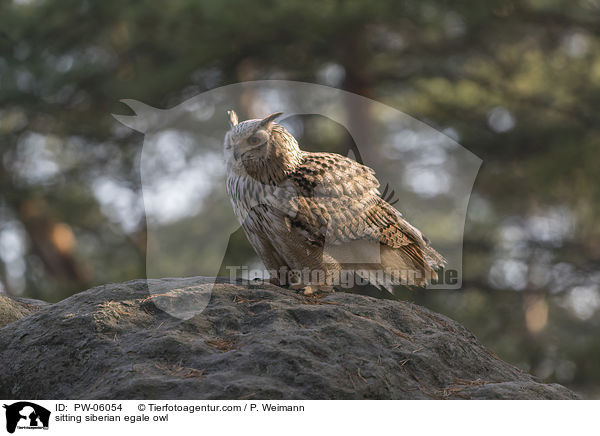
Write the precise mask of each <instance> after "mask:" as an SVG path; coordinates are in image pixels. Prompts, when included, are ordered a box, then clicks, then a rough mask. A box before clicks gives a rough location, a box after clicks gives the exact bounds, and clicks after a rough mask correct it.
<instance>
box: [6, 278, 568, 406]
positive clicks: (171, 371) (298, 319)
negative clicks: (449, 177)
mask: <svg viewBox="0 0 600 436" xmlns="http://www.w3.org/2000/svg"><path fill="white" fill-rule="evenodd" d="M203 283H206V280H205V279H203V278H191V279H185V280H183V279H164V280H148V281H146V280H136V281H131V282H127V283H121V284H113V285H105V286H100V287H97V288H93V289H90V290H88V291H86V292H82V293H79V294H76V295H74V296H72V297H70V298H68V299H66V300H63V301H61V302H59V303H56V304H52V305H47V306H40V307H35V306H34V305H33V304H31V303H29V306H28V305H27V303H21V302H15V301H8V300H9V299H8V298H2V299H0V321H2V322H4V323H5V324H6V325H4V327H2V328H0V359H1V361H2V362H3V365H2V367H1V368H0V397H3V398H11V399H25V398H26V399H420V398H422V399H431V398H440V399H442V398H449V399H460V398H474V399H570V398H576V395H575V394H574V393H573V392H571V391H569V390H568V389H566V388H564V387H563V386H560V385H556V384H552V385H549V384H543V383H540V382H539V381H536V380H535V379H534V378H533V377H532V376H531V375H529V374H526V373H524V372H522V371H520V370H519V369H517V368H515V367H514V366H512V365H509V364H508V363H506V362H503V361H502V360H500V359H499V358H498V357H497V356H496V355H494V354H493V353H492V352H490V351H489V350H488V349H486V348H485V347H484V346H483V345H481V344H480V343H479V342H478V341H477V339H476V338H475V337H474V336H473V335H472V334H471V333H470V332H469V331H468V330H466V329H465V328H464V327H462V326H461V325H460V324H458V323H456V322H455V321H452V320H450V319H448V318H446V317H444V316H442V315H439V314H436V313H433V312H431V311H429V310H427V309H425V308H423V307H420V306H416V305H414V304H411V303H406V302H397V301H390V300H380V299H374V298H371V297H366V296H361V295H354V294H347V293H334V294H329V295H326V296H322V297H321V298H318V297H305V296H303V295H299V294H297V293H295V292H294V291H289V290H285V289H281V288H278V287H276V286H272V285H260V286H248V285H242V284H239V285H233V284H227V283H219V284H216V285H215V286H214V288H213V289H212V295H208V294H207V293H206V292H205V291H206V285H204V284H203ZM149 289H150V290H151V293H149ZM201 291H202V292H201ZM204 306H206V307H205V308H204ZM182 308H184V309H185V310H183V309H182ZM202 309H203V310H202ZM7 313H8V315H7ZM11 314H12V315H11ZM10 316H12V318H15V319H16V318H19V317H20V319H18V320H14V319H12V321H11V318H10ZM7 322H8V323H7Z"/></svg>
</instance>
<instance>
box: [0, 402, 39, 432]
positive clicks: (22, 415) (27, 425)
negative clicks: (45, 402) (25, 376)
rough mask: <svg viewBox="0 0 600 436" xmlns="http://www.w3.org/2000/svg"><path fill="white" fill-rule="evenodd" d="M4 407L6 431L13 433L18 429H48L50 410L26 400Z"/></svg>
mask: <svg viewBox="0 0 600 436" xmlns="http://www.w3.org/2000/svg"><path fill="white" fill-rule="evenodd" d="M3 407H4V408H5V409H6V431H8V432H9V433H14V432H15V430H16V429H17V428H18V429H28V430H33V429H44V430H47V429H48V422H49V421H50V411H49V410H48V409H45V408H43V407H42V406H38V405H37V404H35V403H30V402H28V401H19V402H18V403H13V404H11V405H6V404H5V405H4V406H3Z"/></svg>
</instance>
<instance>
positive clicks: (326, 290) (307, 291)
mask: <svg viewBox="0 0 600 436" xmlns="http://www.w3.org/2000/svg"><path fill="white" fill-rule="evenodd" d="M301 291H302V293H303V294H304V295H305V296H309V295H318V294H330V293H333V292H335V289H333V287H330V286H311V285H309V286H305V287H304V288H303V289H301Z"/></svg>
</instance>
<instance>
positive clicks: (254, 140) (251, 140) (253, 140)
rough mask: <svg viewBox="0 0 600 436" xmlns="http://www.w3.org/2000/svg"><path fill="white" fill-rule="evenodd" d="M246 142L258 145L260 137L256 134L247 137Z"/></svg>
mask: <svg viewBox="0 0 600 436" xmlns="http://www.w3.org/2000/svg"><path fill="white" fill-rule="evenodd" d="M248 144H250V145H258V144H260V138H259V137H258V136H251V137H249V138H248Z"/></svg>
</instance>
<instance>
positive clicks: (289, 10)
mask: <svg viewBox="0 0 600 436" xmlns="http://www.w3.org/2000/svg"><path fill="white" fill-rule="evenodd" d="M599 13H600V3H598V2H597V1H596V0H579V1H566V0H555V1H550V2H540V1H536V0H525V1H521V2H514V1H509V0H488V1H485V2H478V3H473V2H466V1H458V2H452V3H451V4H450V3H448V2H441V1H438V2H435V1H426V2H424V1H416V0H409V1H404V2H396V1H392V0H382V1H379V2H366V1H358V0H352V1H347V2H338V1H334V0H327V1H321V2H307V1H300V0H290V1H286V2H274V1H269V2H266V3H265V2H261V3H258V2H248V1H241V0H227V1H222V2H212V1H208V0H203V1H190V0H174V1H171V2H166V3H165V2H153V1H148V0H146V1H139V2H136V3H134V4H133V3H132V4H126V3H123V2H117V1H115V0H105V1H91V0H65V1H62V2H50V1H45V0H17V1H9V0H4V1H2V2H0V29H2V32H1V33H0V101H1V102H2V104H1V107H0V135H1V138H2V139H1V146H0V147H1V149H0V155H1V156H0V157H1V160H0V258H1V259H2V262H3V264H4V268H3V271H2V273H1V274H0V281H1V287H2V288H3V289H4V291H6V292H11V293H24V294H26V295H27V296H31V297H38V298H45V299H49V300H52V301H56V300H58V299H60V298H63V297H65V296H68V295H70V294H72V293H74V292H77V291H80V290H82V289H84V288H86V287H88V286H90V285H92V284H99V283H104V282H109V281H121V280H125V279H130V278H135V277H140V276H143V275H144V268H145V265H144V247H145V221H144V214H143V204H142V201H141V186H140V177H139V170H138V165H137V163H138V160H139V156H140V150H141V145H142V136H141V135H140V134H138V133H134V132H133V131H130V130H129V129H127V128H125V127H123V126H121V125H118V123H116V122H115V121H114V120H113V119H112V117H111V116H110V114H111V113H124V112H125V110H126V109H125V108H124V107H123V106H122V105H121V104H120V103H119V99H121V98H133V99H138V100H142V101H144V102H146V103H148V104H150V105H153V106H156V107H161V108H164V107H170V106H173V105H175V104H177V103H179V102H181V101H183V100H185V99H187V98H189V97H191V96H193V95H196V94H198V93H200V92H203V91H205V90H207V89H211V88H214V87H217V86H222V85H225V84H229V83H235V82H238V81H241V80H255V79H268V78H284V79H289V80H300V81H308V82H317V83H323V84H326V85H330V86H336V87H340V88H343V89H345V90H347V91H350V92H354V93H358V94H361V95H364V96H367V97H371V98H374V99H377V100H380V101H382V102H384V103H386V104H389V105H391V106H394V107H396V108H398V109H399V110H402V111H405V112H407V113H409V114H411V115H412V116H414V117H416V118H418V119H420V120H423V121H425V122H427V123H429V124H430V125H432V126H434V127H435V128H437V129H438V130H441V131H443V132H445V133H446V134H448V135H450V136H452V137H454V138H456V139H457V140H458V142H460V143H461V144H462V145H463V146H465V147H466V148H468V149H469V150H471V151H473V152H474V153H475V154H477V155H478V156H480V157H481V158H482V159H483V160H484V166H483V168H482V170H481V172H480V175H479V177H478V180H477V183H476V186H475V191H474V194H473V196H472V198H471V203H470V209H469V219H468V222H467V226H466V231H465V235H466V236H465V238H466V239H465V261H464V262H465V270H464V274H465V289H464V291H462V292H456V291H449V292H419V293H415V294H410V293H408V292H407V291H405V290H399V291H398V292H399V296H401V297H402V298H407V299H412V300H415V301H417V302H419V303H421V304H424V305H427V306H429V307H432V308H433V309H435V310H439V311H441V312H444V313H446V314H448V315H450V316H452V317H453V318H455V319H457V320H459V321H461V322H463V323H465V324H466V325H467V326H468V327H469V328H471V329H472V330H473V331H474V332H475V333H476V334H477V335H478V336H479V337H480V338H481V339H482V340H483V341H484V342H485V343H487V344H488V345H489V346H490V348H492V349H494V350H495V351H497V352H498V353H499V354H500V355H501V356H502V357H503V358H506V359H508V360H509V361H511V362H513V363H516V364H518V365H520V366H522V367H523V368H525V369H528V370H531V371H533V372H534V373H536V374H538V375H540V376H541V377H543V378H545V379H547V380H551V381H554V380H557V381H559V382H562V383H565V384H567V385H568V386H571V387H573V388H574V389H576V390H580V391H585V392H587V393H588V394H589V395H600V365H598V362H599V361H600V360H599V358H600V356H599V354H600V335H598V334H597V332H598V327H599V323H600V294H599V288H598V282H600V280H599V278H600V277H599V273H598V271H599V264H600V243H599V241H600V224H599V222H598V219H597V217H598V216H599V215H600V184H599V183H598V170H597V162H598V161H599V160H600V146H599V145H600V132H599V130H600V119H599V116H598V111H597V108H598V106H599V103H600V51H599V50H598V49H599V45H600V39H599V36H600V35H599V34H600V31H599V29H600V27H598V16H599ZM366 115H368V114H363V113H350V119H351V120H354V121H353V122H356V123H358V122H368V119H369V117H368V116H366ZM367 128H368V126H365V129H367ZM184 237H185V235H182V238H184ZM240 247H244V245H243V244H242V245H240ZM245 247H246V248H240V249H239V252H236V254H235V255H236V256H237V257H238V258H243V257H248V258H249V257H251V256H252V253H251V252H250V251H244V250H248V247H247V246H245Z"/></svg>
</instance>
